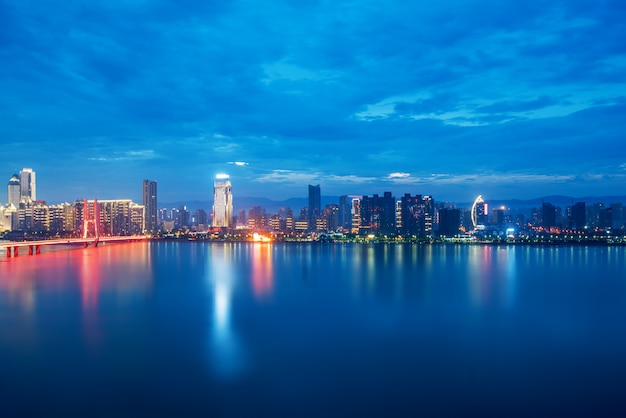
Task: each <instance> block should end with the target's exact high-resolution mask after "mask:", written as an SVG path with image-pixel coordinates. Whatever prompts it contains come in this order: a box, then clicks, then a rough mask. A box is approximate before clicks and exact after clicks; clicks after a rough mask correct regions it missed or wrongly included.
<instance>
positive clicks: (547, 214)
mask: <svg viewBox="0 0 626 418" xmlns="http://www.w3.org/2000/svg"><path fill="white" fill-rule="evenodd" d="M541 219H542V221H541V225H542V226H543V227H544V228H547V229H549V228H554V227H555V226H556V207H555V206H554V205H553V204H552V203H547V202H544V203H543V204H542V205H541Z"/></svg>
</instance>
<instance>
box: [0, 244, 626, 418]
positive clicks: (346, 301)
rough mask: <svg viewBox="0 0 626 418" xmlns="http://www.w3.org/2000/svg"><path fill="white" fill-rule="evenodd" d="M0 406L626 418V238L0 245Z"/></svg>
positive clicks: (29, 410)
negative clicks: (606, 243)
mask: <svg viewBox="0 0 626 418" xmlns="http://www.w3.org/2000/svg"><path fill="white" fill-rule="evenodd" d="M0 255H2V256H3V255H4V254H0ZM0 408H1V409H2V413H1V415H2V416H15V415H19V416H28V415H33V414H36V415H37V416H124V415H126V416H293V417H296V416H329V415H332V416H346V415H353V416H383V415H384V416H389V415H402V416H530V415H535V416H538V415H541V416H602V415H606V416H625V415H626V248H620V247H582V246H580V247H506V246H501V247H489V246H454V245H448V246H445V245H441V246H410V245H405V246H401V245H398V246H396V245H372V246H368V245H356V244H354V245H352V244H320V245H316V244H245V243H237V244H222V243H197V242H196V243H193V242H190V243H187V242H180V243H177V242H159V243H136V244H116V245H106V246H101V247H99V248H95V249H94V248H87V249H74V250H70V251H55V252H50V253H47V254H42V255H40V256H31V257H28V256H20V257H19V258H17V259H5V258H2V259H0Z"/></svg>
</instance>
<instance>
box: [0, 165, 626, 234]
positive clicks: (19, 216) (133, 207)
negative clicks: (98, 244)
mask: <svg viewBox="0 0 626 418" xmlns="http://www.w3.org/2000/svg"><path fill="white" fill-rule="evenodd" d="M36 190H37V189H36V173H35V172H34V171H33V170H32V169H30V168H24V169H23V170H21V171H20V172H19V174H15V175H13V176H12V177H11V178H10V180H9V182H8V202H7V204H6V205H5V206H2V205H0V232H3V231H4V232H5V233H6V232H7V231H12V232H14V233H16V234H18V233H21V234H23V233H27V234H30V235H42V236H81V235H83V234H86V233H91V231H86V230H87V228H88V226H87V225H88V224H90V223H89V222H86V220H92V222H91V224H93V223H94V221H93V220H94V219H97V222H95V224H96V225H97V226H98V233H99V234H100V235H136V234H158V233H161V232H165V233H171V232H174V231H183V232H186V231H192V232H211V233H212V234H217V235H218V236H224V235H227V234H230V235H232V236H246V234H252V233H267V234H271V235H274V236H284V237H303V236H310V235H311V234H316V235H324V234H328V233H341V234H344V235H354V236H367V237H387V238H393V237H403V238H416V239H426V238H432V237H464V236H465V237H469V236H474V237H475V236H479V237H489V236H492V237H502V236H507V237H510V236H515V235H517V234H527V235H528V234H534V235H537V234H546V233H549V234H557V235H558V234H588V233H591V232H593V233H598V232H602V233H617V234H620V233H621V234H622V235H623V232H624V229H625V224H626V212H625V211H624V208H623V205H622V204H621V203H615V204H611V205H608V206H606V205H604V204H602V203H596V204H592V205H587V204H586V203H585V202H576V203H574V202H572V205H571V206H566V207H565V208H561V207H558V206H555V205H553V204H551V203H543V204H542V206H541V207H538V208H532V209H530V210H529V211H527V213H524V212H523V211H519V210H511V209H509V208H506V207H496V208H493V209H492V210H491V212H490V211H489V205H488V204H487V202H485V201H484V200H483V199H482V197H481V196H479V197H478V198H477V199H476V201H475V202H474V204H473V205H472V207H471V208H457V207H455V205H454V204H449V203H439V204H435V201H434V199H433V197H432V196H426V195H419V194H418V195H411V194H409V193H406V194H404V195H403V196H400V197H399V198H396V197H395V196H393V195H392V193H391V192H385V193H383V194H382V195H378V194H374V195H371V196H367V195H365V196H348V195H344V196H340V197H339V200H338V202H336V203H331V204H327V205H324V206H322V203H321V201H322V199H321V189H320V186H319V185H309V186H308V205H306V206H304V207H302V208H300V209H299V211H297V212H295V213H294V211H293V210H292V209H291V208H289V207H282V208H280V209H279V210H277V211H276V212H275V213H268V212H267V211H266V210H265V209H264V208H263V207H260V206H253V207H251V208H249V210H248V211H245V210H240V211H239V212H238V213H237V214H235V213H234V211H233V192H232V184H231V182H230V179H229V177H228V175H226V174H219V175H217V176H216V178H215V181H214V184H213V206H212V208H211V211H210V213H208V212H207V211H205V210H203V209H197V210H196V211H194V212H193V213H192V212H190V211H189V210H188V209H187V208H186V207H185V206H180V207H178V208H173V209H164V208H161V209H159V208H158V207H157V183H156V181H153V180H143V182H142V204H138V203H135V202H133V201H132V200H130V199H117V200H95V199H94V200H77V201H75V202H73V203H61V204H56V205H48V204H46V202H45V201H44V200H38V199H37V195H36Z"/></svg>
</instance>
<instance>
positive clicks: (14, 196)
mask: <svg viewBox="0 0 626 418" xmlns="http://www.w3.org/2000/svg"><path fill="white" fill-rule="evenodd" d="M8 191H9V202H8V203H9V206H11V205H13V206H15V207H16V208H18V207H19V206H20V196H21V193H22V192H21V191H20V178H19V177H18V176H17V174H13V176H11V178H10V179H9V184H8Z"/></svg>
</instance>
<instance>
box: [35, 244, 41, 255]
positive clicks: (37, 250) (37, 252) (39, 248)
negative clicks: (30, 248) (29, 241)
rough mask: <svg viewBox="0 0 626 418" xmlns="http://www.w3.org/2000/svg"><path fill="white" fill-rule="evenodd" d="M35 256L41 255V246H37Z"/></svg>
mask: <svg viewBox="0 0 626 418" xmlns="http://www.w3.org/2000/svg"><path fill="white" fill-rule="evenodd" d="M35 254H41V245H35Z"/></svg>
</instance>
